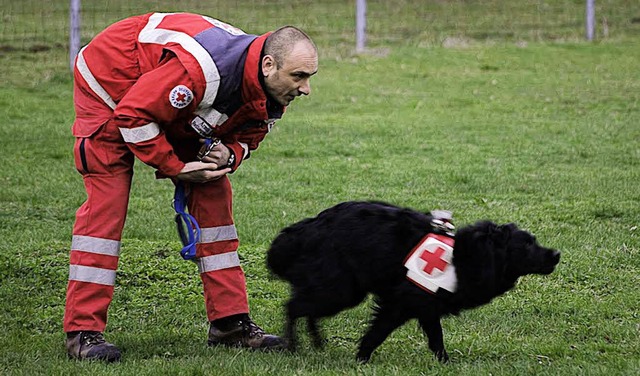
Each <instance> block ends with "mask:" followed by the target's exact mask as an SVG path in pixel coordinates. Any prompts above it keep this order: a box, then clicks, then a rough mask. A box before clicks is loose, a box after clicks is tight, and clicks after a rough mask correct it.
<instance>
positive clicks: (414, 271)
mask: <svg viewBox="0 0 640 376" xmlns="http://www.w3.org/2000/svg"><path fill="white" fill-rule="evenodd" d="M453 243H454V240H453V238H450V237H448V236H443V235H438V234H428V235H427V236H425V237H424V238H422V240H421V241H420V243H418V245H417V246H416V247H415V248H413V250H412V251H411V252H410V253H409V255H408V256H407V258H406V259H405V263H404V266H405V267H406V268H407V278H408V279H409V281H411V282H413V283H415V284H416V285H417V286H418V287H420V288H422V289H423V290H426V291H427V292H431V293H434V294H435V293H436V292H437V291H438V290H439V289H445V290H447V291H449V292H455V291H456V287H457V284H458V280H457V278H456V269H455V267H454V266H453Z"/></svg>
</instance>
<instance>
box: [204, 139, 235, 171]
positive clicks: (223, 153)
mask: <svg viewBox="0 0 640 376" xmlns="http://www.w3.org/2000/svg"><path fill="white" fill-rule="evenodd" d="M201 142H204V140H201ZM202 147H203V148H206V146H204V145H203V146H202ZM230 156H231V151H229V148H228V147H226V146H225V145H224V144H222V143H219V144H217V145H216V146H214V147H213V149H211V150H210V151H209V152H208V153H206V154H205V155H204V156H203V157H202V158H201V159H200V160H201V161H203V162H209V163H215V164H217V165H218V166H226V165H227V162H228V161H229V157H230Z"/></svg>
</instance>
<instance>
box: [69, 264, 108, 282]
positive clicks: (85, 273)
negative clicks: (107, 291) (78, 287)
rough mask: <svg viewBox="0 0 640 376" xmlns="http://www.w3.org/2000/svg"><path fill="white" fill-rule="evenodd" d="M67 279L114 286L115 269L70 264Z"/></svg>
mask: <svg viewBox="0 0 640 376" xmlns="http://www.w3.org/2000/svg"><path fill="white" fill-rule="evenodd" d="M69 281H78V282H90V283H97V284H99V285H107V286H114V285H115V283H116V271H115V270H110V269H102V268H94V267H92V266H82V265H71V266H69Z"/></svg>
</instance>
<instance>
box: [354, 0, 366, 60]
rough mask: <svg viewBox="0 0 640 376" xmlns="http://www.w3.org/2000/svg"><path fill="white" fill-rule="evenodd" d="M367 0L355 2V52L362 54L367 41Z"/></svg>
mask: <svg viewBox="0 0 640 376" xmlns="http://www.w3.org/2000/svg"><path fill="white" fill-rule="evenodd" d="M366 29H367V0H356V52H363V51H364V48H365V43H366V40H367V35H366Z"/></svg>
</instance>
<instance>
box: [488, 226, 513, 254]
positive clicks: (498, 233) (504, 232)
mask: <svg viewBox="0 0 640 376" xmlns="http://www.w3.org/2000/svg"><path fill="white" fill-rule="evenodd" d="M517 230H518V226H516V225H515V224H514V223H507V224H504V225H500V226H496V227H495V228H494V229H493V231H492V232H491V238H492V240H493V242H494V243H495V244H496V245H497V246H498V247H501V248H502V247H504V246H506V245H507V243H508V242H509V239H510V238H511V234H513V233H514V232H515V231H517Z"/></svg>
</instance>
